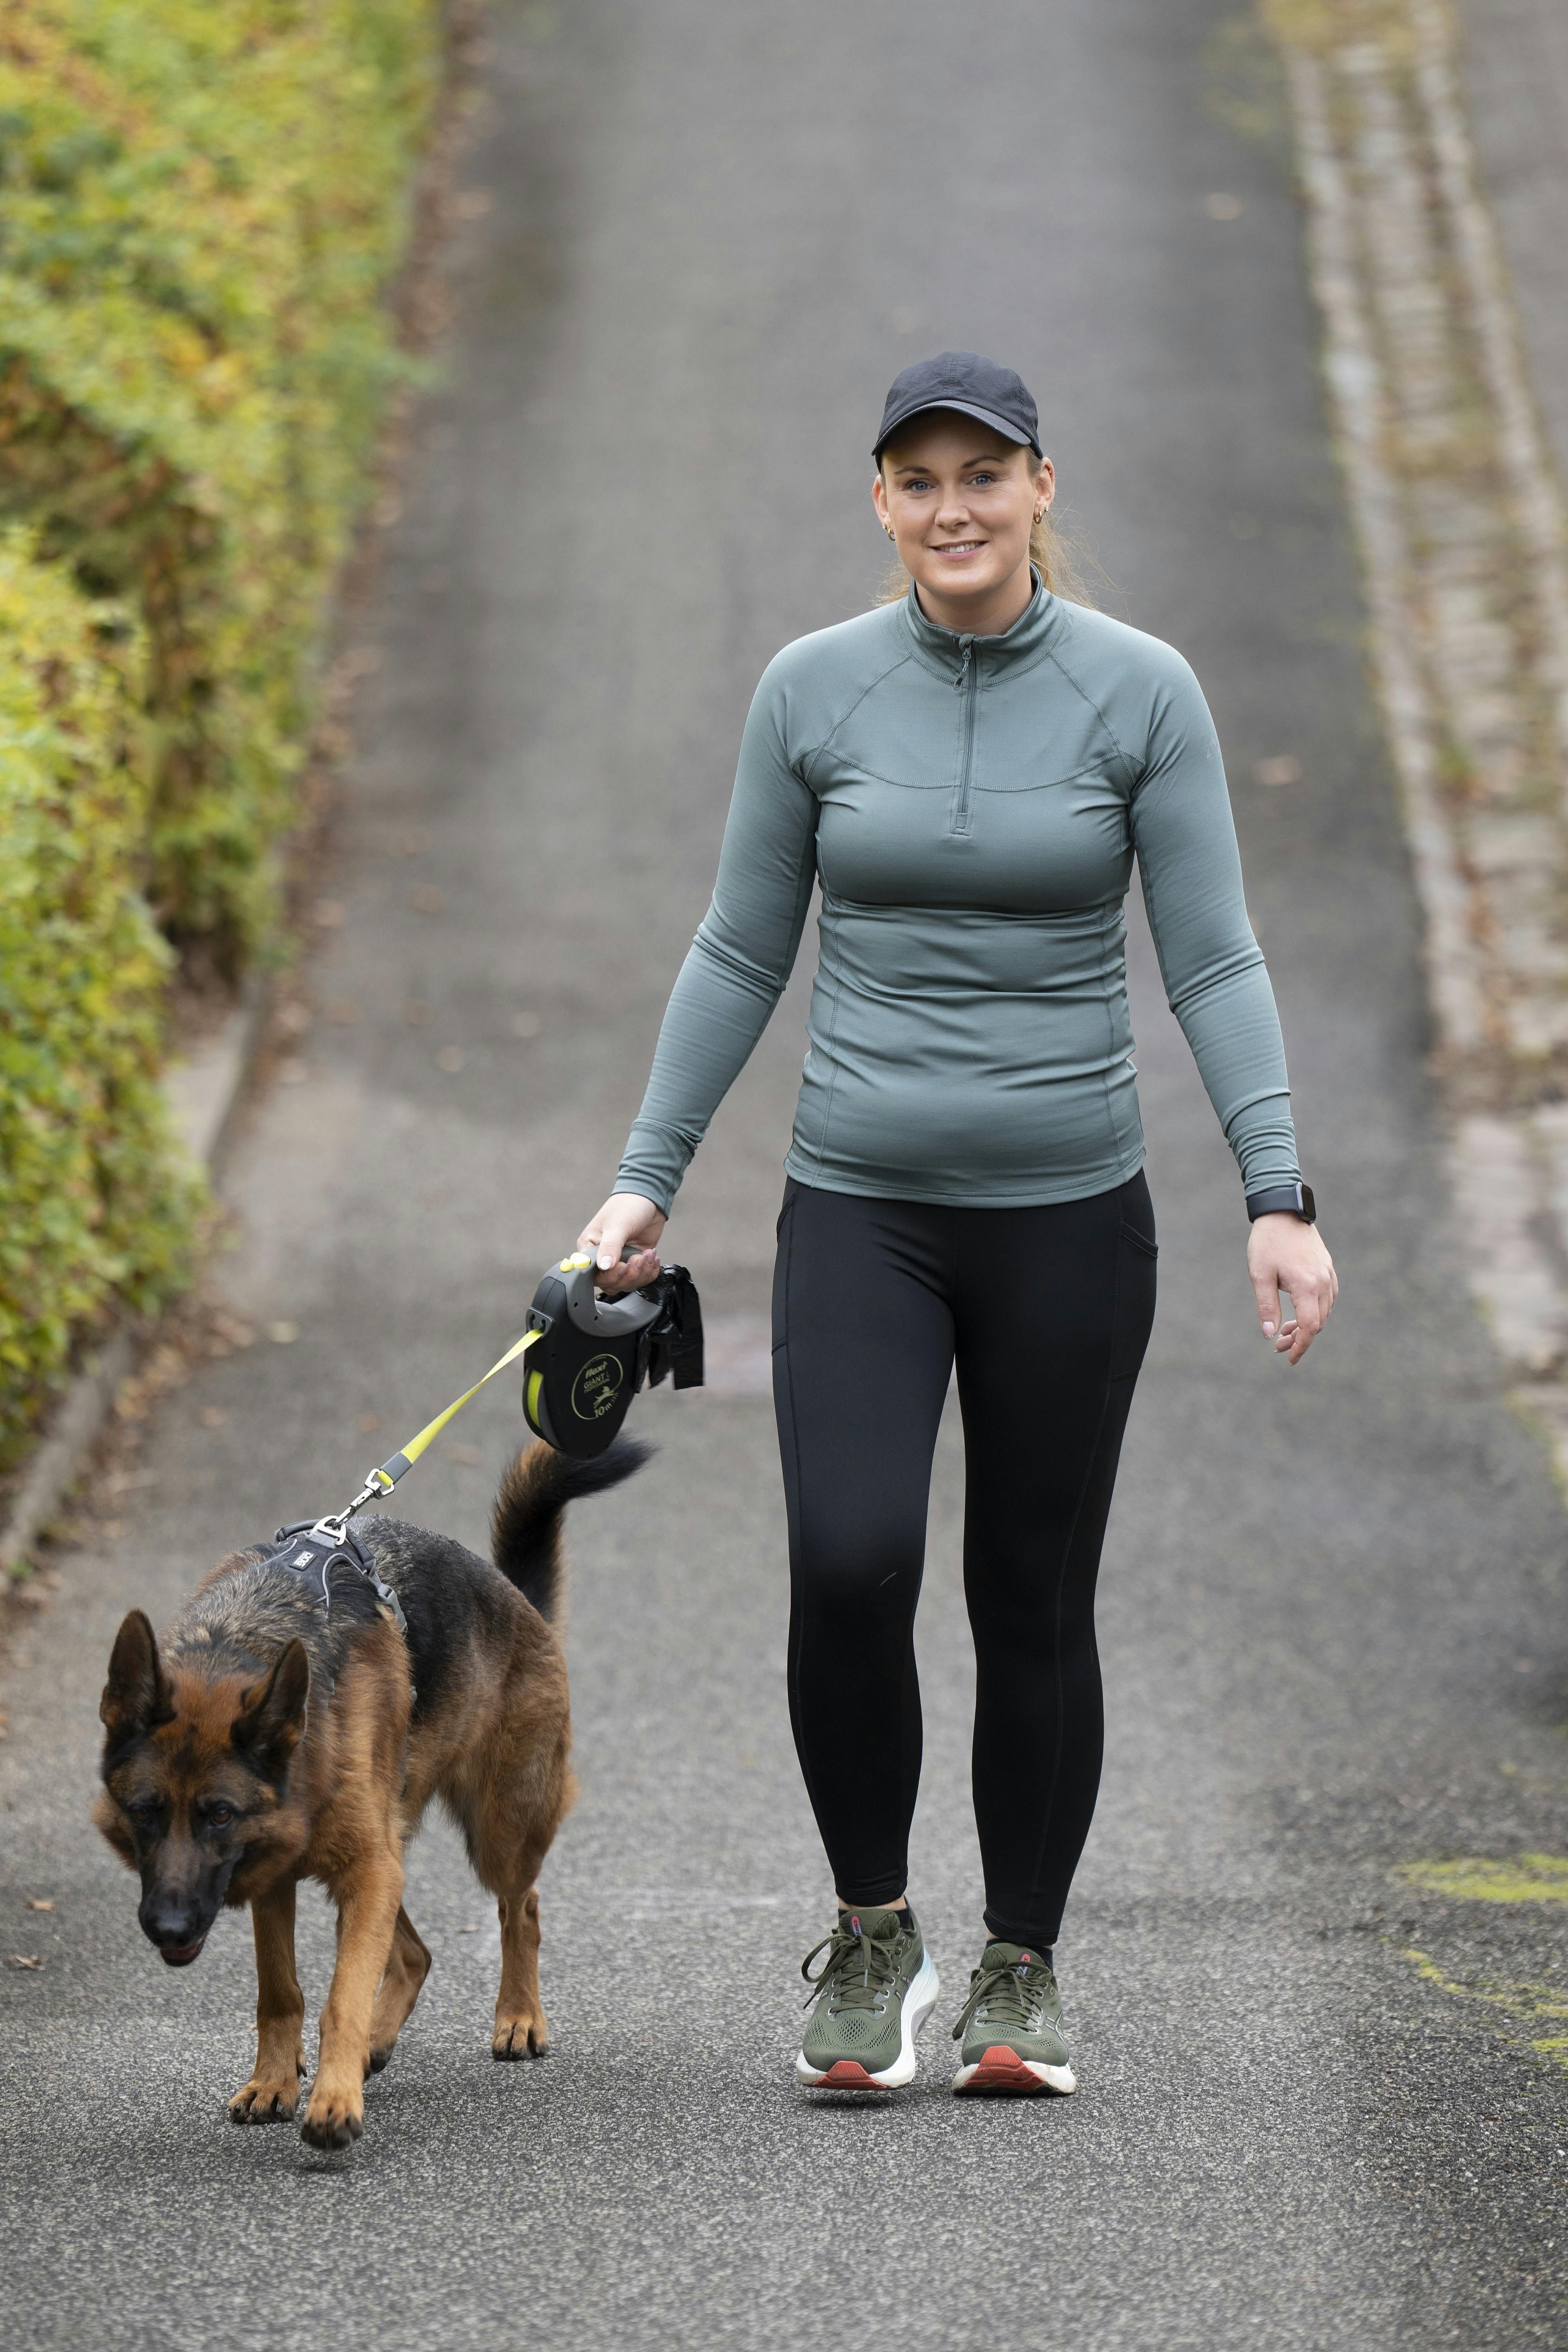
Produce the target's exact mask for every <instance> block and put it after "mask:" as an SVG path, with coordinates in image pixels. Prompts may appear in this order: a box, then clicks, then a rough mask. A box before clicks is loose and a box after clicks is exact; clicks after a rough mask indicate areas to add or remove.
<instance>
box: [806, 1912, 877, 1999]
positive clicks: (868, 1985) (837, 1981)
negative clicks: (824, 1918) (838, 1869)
mask: <svg viewBox="0 0 1568 2352" xmlns="http://www.w3.org/2000/svg"><path fill="white" fill-rule="evenodd" d="M851 1919H853V1920H854V1924H853V1926H852V1925H851V1924H850V1921H851ZM818 1952H826V1954H827V1958H826V1959H825V1960H824V1961H823V1963H822V1966H821V1968H820V1969H818V1970H817V1972H816V1975H815V1976H813V1975H812V1973H811V1964H812V1962H813V1960H815V1959H816V1956H817V1954H818ZM898 1970H899V1947H898V1942H897V1941H895V1940H886V1939H884V1938H882V1937H874V1936H868V1934H867V1933H866V1930H865V1929H864V1927H861V1926H860V1924H859V1921H858V1918H856V1917H855V1915H854V1914H853V1913H851V1915H850V1918H847V1919H841V1920H840V1921H839V1923H838V1925H837V1927H835V1928H834V1930H833V1932H832V1934H831V1935H830V1936H824V1937H823V1939H822V1941H821V1943H820V1944H814V1945H813V1946H812V1948H811V1949H810V1951H809V1952H807V1954H806V1956H805V1959H804V1960H802V1962H801V1964H800V1972H801V1975H802V1976H803V1977H804V1978H805V1980H806V1983H807V1984H808V1985H809V1986H810V1987H811V1990H810V1992H809V1993H808V1994H807V1995H806V1997H805V2001H804V2002H803V2003H802V2007H803V2008H805V2009H809V2008H810V2007H811V2004H812V2002H813V2001H814V2000H821V1999H822V1996H823V1994H824V1993H826V1995H827V2008H828V2013H829V2015H834V2014H836V2013H837V2011H839V2010H841V2009H879V2008H880V2006H881V2004H882V2002H883V2000H885V1999H886V1998H887V1991H888V1987H889V1985H890V1984H891V1983H892V1981H893V1979H894V1977H895V1976H897V1974H898Z"/></svg>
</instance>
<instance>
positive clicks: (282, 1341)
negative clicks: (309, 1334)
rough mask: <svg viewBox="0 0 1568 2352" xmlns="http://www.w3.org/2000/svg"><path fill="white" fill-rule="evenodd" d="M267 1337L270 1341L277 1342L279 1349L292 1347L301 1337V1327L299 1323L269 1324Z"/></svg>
mask: <svg viewBox="0 0 1568 2352" xmlns="http://www.w3.org/2000/svg"><path fill="white" fill-rule="evenodd" d="M267 1336H268V1339H272V1340H275V1341H276V1342H277V1344H278V1346H279V1348H289V1347H292V1345H293V1343H294V1341H295V1340H296V1339H298V1338H299V1336H300V1326H299V1325H298V1323H269V1324H268V1326H267Z"/></svg>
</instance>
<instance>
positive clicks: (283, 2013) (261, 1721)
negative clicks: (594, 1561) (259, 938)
mask: <svg viewBox="0 0 1568 2352" xmlns="http://www.w3.org/2000/svg"><path fill="white" fill-rule="evenodd" d="M645 1458H646V1449H645V1448H643V1447H641V1446H638V1445H637V1444H632V1443H630V1442H629V1441H627V1440H626V1439H623V1440H621V1442H620V1443H619V1444H616V1445H615V1446H614V1447H612V1448H611V1450H610V1451H609V1452H608V1453H606V1454H601V1455H600V1456H599V1457H598V1459H597V1460H595V1461H592V1462H577V1461H573V1460H570V1459H568V1457H567V1456H566V1455H564V1454H557V1453H554V1452H553V1451H552V1449H551V1448H550V1447H549V1446H546V1445H534V1446H531V1447H530V1448H529V1449H528V1450H527V1452H525V1453H523V1454H520V1455H519V1457H518V1459H517V1460H516V1461H515V1462H514V1463H513V1464H512V1465H511V1467H510V1470H509V1471H508V1472H507V1474H506V1475H505V1477H504V1478H503V1480H502V1481H501V1486H500V1493H499V1494H498V1496H497V1497H496V1505H495V1514H494V1518H493V1521H492V1527H491V1544H492V1550H493V1554H494V1559H495V1565H494V1567H491V1566H490V1565H489V1563H488V1562H486V1561H484V1560H482V1559H479V1558H477V1556H476V1555H475V1554H474V1553H472V1552H470V1551H467V1550H465V1549H464V1548H463V1547H462V1545H461V1544H458V1543H454V1542H452V1541H451V1540H450V1539H449V1538H447V1537H445V1536H438V1535H432V1534H430V1533H428V1532H427V1531H426V1529H425V1528H415V1527H409V1526H406V1525H405V1524H404V1523H403V1522H402V1521H400V1520H396V1519H378V1518H371V1517H367V1518H363V1519H361V1520H360V1521H358V1522H356V1528H357V1531H358V1532H360V1533H361V1534H362V1535H363V1538H364V1540H365V1541H366V1543H367V1544H368V1546H369V1548H370V1549H371V1551H372V1553H373V1554H374V1559H375V1564H376V1569H377V1571H378V1573H379V1574H380V1575H381V1576H382V1577H383V1578H384V1580H386V1582H387V1583H388V1584H390V1585H391V1586H392V1587H393V1588H394V1590H395V1591H396V1593H397V1596H398V1599H399V1601H401V1603H402V1605H403V1609H404V1612H405V1616H406V1618H407V1622H408V1633H407V1638H406V1640H405V1638H404V1636H403V1635H402V1634H401V1633H399V1632H398V1631H397V1628H396V1626H395V1624H394V1622H392V1620H391V1619H390V1617H388V1616H384V1614H383V1613H382V1611H381V1609H380V1607H379V1606H378V1604H377V1602H376V1599H375V1595H374V1591H372V1589H371V1587H370V1586H369V1584H368V1583H367V1582H366V1580H364V1579H363V1577H361V1576H359V1575H358V1574H356V1573H355V1572H354V1571H353V1570H351V1569H348V1568H344V1567H340V1568H338V1569H336V1570H333V1572H332V1579H331V1609H330V1610H325V1609H323V1607H322V1605H321V1589H320V1585H319V1583H317V1584H315V1585H314V1586H312V1585H310V1584H308V1583H306V1582H305V1581H304V1580H302V1579H301V1578H300V1577H299V1576H297V1575H295V1574H293V1573H291V1572H290V1571H289V1570H288V1569H286V1568H282V1567H279V1566H278V1565H276V1564H274V1563H272V1562H269V1561H267V1560H265V1559H261V1558H260V1557H259V1555H258V1551H256V1550H250V1551H240V1552H234V1553H231V1554H230V1556H229V1557H228V1558H227V1559H224V1560H220V1561H219V1563H218V1565H217V1567H216V1568H215V1569H214V1570H212V1572H211V1574H210V1575H209V1576H207V1577H206V1578H205V1580H203V1582H202V1583H201V1584H200V1585H199V1586H198V1588H197V1590H196V1591H195V1592H194V1593H193V1594H192V1596H191V1598H190V1600H189V1601H187V1602H186V1604H185V1607H184V1610H183V1612H181V1614H180V1615H179V1617H177V1618H176V1619H175V1621H174V1624H173V1625H172V1626H170V1628H169V1629H168V1631H167V1632H166V1633H164V1635H163V1639H162V1641H161V1642H160V1641H159V1640H158V1639H157V1638H156V1637H155V1636H154V1634H153V1628H152V1625H151V1624H150V1622H148V1620H147V1618H146V1617H145V1615H144V1614H143V1613H142V1611H141V1610H139V1609H135V1610H132V1612H131V1614H130V1616H129V1617H127V1619H126V1620H125V1622H124V1624H123V1625H121V1629H120V1633H119V1636H118V1638H117V1640H116V1642H115V1644H114V1653H113V1656H112V1657H111V1659H110V1668H109V1681H108V1684H107V1685H106V1686H105V1689H104V1694H103V1701H102V1705H101V1707H100V1714H101V1716H102V1718H103V1723H104V1727H105V1739H104V1748H103V1762H102V1778H103V1793H102V1795H101V1796H100V1798H99V1801H98V1805H97V1808H96V1811H95V1813H94V1819H95V1821H96V1822H97V1823H98V1826H99V1828H100V1830H101V1831H102V1832H103V1834H104V1836H105V1837H106V1838H107V1839H108V1840H109V1843H110V1845H111V1846H113V1848H114V1849H115V1851H116V1853H119V1854H120V1855H121V1858H122V1859H123V1860H124V1861H125V1862H127V1863H128V1864H130V1865H131V1867H132V1869H134V1870H137V1871H139V1872H140V1874H141V1878H142V1904H141V1910H140V1915H139V1916H140V1918H141V1923H142V1929H143V1931H144V1933H145V1934H146V1935H147V1936H148V1937H149V1938H150V1939H151V1940H152V1942H153V1943H154V1944H155V1945H156V1946H157V1947H158V1948H159V1950H160V1952H161V1953H162V1955H163V1958H164V1959H165V1960H166V1961H167V1962H168V1963H169V1964H170V1966H172V1967H176V1968H181V1967H184V1966H187V1965H188V1964H189V1963H190V1962H191V1961H192V1960H194V1959H195V1958H197V1956H198V1954H199V1953H200V1951H201V1948H202V1946H203V1944H204V1943H205V1940H206V1937H207V1934H208V1932H209V1930H210V1929H211V1927H212V1925H213V1922H214V1920H215V1919H216V1916H217V1915H218V1912H219V1911H220V1910H221V1909H222V1908H223V1907H224V1906H225V1905H228V1906H237V1905H239V1904H242V1903H248V1904H249V1906H250V1913H251V1922H252V1926H253V1927H254V1930H255V1936H256V1973H257V2007H256V2024H257V2052H256V2068H255V2072H254V2073H253V2074H252V2075H251V2078H250V2080H249V2082H248V2083H247V2084H245V2086H244V2088H243V2089H242V2090H240V2091H238V2092H237V2093H236V2095H235V2096H234V2098H233V2099H232V2100H231V2101H230V2102H229V2112H230V2113H231V2115H232V2116H234V2119H235V2121H236V2122H237V2123H263V2122H268V2121H270V2120H272V2119H273V2118H274V2117H282V2118H285V2119H286V2118H289V2117H291V2116H293V2114H294V2112H295V2109H296V2107H297V2106H298V2105H299V2101H300V2082H301V2079H302V2077H303V2075H304V2073H305V2058H304V2046H303V2042H302V2039H301V2028H302V2025H303V2022H304V2014H305V2004H304V1998H303V1996H302V1994H301V1992H300V1983H299V1979H298V1977H297V1976H296V1975H295V1972H294V1890H295V1887H296V1885H298V1884H299V1882H300V1879H302V1878H311V1879H318V1880H320V1881H321V1884H322V1885H324V1886H325V1887H326V1889H327V1892H328V1894H329V1895H330V1896H331V1899H332V1901H333V1902H334V1903H335V1904H336V1906H337V1910H338V1954H337V1965H336V1968H335V1969H334V1971H333V1976H332V1982H331V1991H330V1992H329V1994H328V1997H327V2003H326V2007H325V2008H324V2009H323V2010H322V2011H321V2046H320V2053H319V2057H318V2062H317V2067H316V2078H315V2082H314V2084H313V2085H312V2087H311V2092H310V2103H309V2105H308V2107H307V2110H306V2114H305V2118H304V2123H303V2126H302V2129H303V2132H304V2136H305V2137H306V2139H308V2140H309V2141H310V2142H311V2143H312V2145H313V2146H315V2147H346V2146H347V2145H348V2143H349V2141H350V2140H353V2139H357V2138H358V2137H359V2136H360V2133H361V2131H362V2129H363V2084H364V2080H365V2077H366V2076H367V2074H370V2073H372V2072H373V2071H374V2070H375V2069H376V2068H378V2067H381V2066H384V2065H385V2063H386V2062H387V2060H388V2058H390V2056H391V2055H392V2049H393V2044H394V2043H395V2041H396V2040H397V2036H398V2032H399V2031H400V2030H401V2028H402V2027H403V2025H404V2024H405V2021H406V2020H407V2017H408V2014H409V2012H410V2011H411V2010H412V2009H413V2007H414V2004H415V2002H416V2000H417V1999H418V1997H419V1991H420V1988H421V1986H422V1985H423V1984H424V1982H425V1979H426V1976H427V1975H428V1974H429V1970H430V1954H429V1952H428V1951H427V1950H426V1947H425V1945H424V1944H423V1943H422V1942H421V1940H420V1938H419V1936H418V1934H417V1933H416V1929H415V1927H414V1925H413V1922H412V1921H411V1920H410V1919H409V1917H408V1915H407V1913H406V1912H405V1910H404V1909H403V1907H402V1906H403V1849H404V1847H405V1844H406V1843H407V1841H408V1839H409V1838H410V1837H411V1836H412V1835H413V1833H414V1832H415V1831H416V1829H417V1828H418V1826H419V1822H420V1819H421V1817H422V1815H423V1814H424V1811H425V1809H426V1805H427V1804H428V1803H429V1802H430V1800H431V1799H432V1797H438V1798H439V1799H440V1801H441V1802H442V1803H443V1804H444V1805H445V1806H446V1808H447V1811H448V1812H449V1813H450V1814H451V1815H452V1818H453V1819H454V1820H455V1821H456V1822H457V1823H458V1828H459V1829H460V1830H461V1831H462V1832H463V1836H464V1839H465V1841H466V1843H467V1845H468V1858H469V1860H470V1861H471V1863H472V1864H473V1866H474V1870H475V1872H476V1874H478V1876H479V1879H480V1881H481V1882H482V1884H483V1885H485V1886H487V1887H488V1888H489V1891H490V1893H491V1894H492V1895H494V1896H495V1897H496V1901H497V1906H498V1908H499V1910H500V1929H501V1980H500V1996H499V1998H498V2000H497V2002H496V2012H495V2029H494V2034H493V2037H492V2041H491V2049H492V2051H493V2053H494V2055H495V2056H496V2057H497V2058H523V2057H528V2056H531V2055H534V2054H537V2053H540V2052H542V2050H543V2049H544V2047H545V2044H546V2039H547V2028H546V2025H545V2021H544V2011H543V2009H542V2006H541V2004H540V1998H539V1895H538V1892H537V1890H536V1887H535V1884H534V1882H535V1880H536V1878H537V1876H538V1873H539V1867H540V1864H542V1861H543V1859H544V1856H545V1854H546V1853H548V1851H549V1848H550V1844H551V1841H552V1839H553V1837H554V1835H555V1832H556V1830H557V1829H558V1827H559V1826H560V1823H561V1821H562V1818H563V1815H564V1813H565V1812H566V1810H567V1808H568V1806H569V1805H570V1804H571V1801H572V1797H573V1793H574V1790H573V1780H572V1773H571V1768H570V1765H569V1763H568V1760H567V1759H568V1753H569V1750H570V1748H571V1739H572V1727H571V1714H570V1707H569V1704H568V1696H567V1685H566V1662H565V1659H564V1657H563V1654H562V1649H561V1643H560V1641H559V1639H558V1638H557V1634H556V1632H555V1629H554V1625H553V1622H552V1620H553V1619H554V1617H555V1616H556V1614H557V1610H558V1604H559V1598H560V1588H561V1576H562V1570H561V1518H562V1513H563V1509H564V1507H565V1506H566V1504H567V1503H568V1502H570V1501H572V1500H573V1499H574V1497H575V1496H581V1495H586V1494H593V1493H596V1492H598V1491H599V1490H600V1489H602V1488H604V1487H606V1486H616V1485H617V1484H618V1483H619V1481H620V1480H621V1479H623V1478H626V1477H628V1476H629V1475H631V1473H632V1472H633V1471H634V1470H636V1469H637V1467H638V1465H639V1464H640V1463H641V1462H642V1461H643V1460H644V1459H645ZM312 1593H313V1594H314V1597H313V1598H312Z"/></svg>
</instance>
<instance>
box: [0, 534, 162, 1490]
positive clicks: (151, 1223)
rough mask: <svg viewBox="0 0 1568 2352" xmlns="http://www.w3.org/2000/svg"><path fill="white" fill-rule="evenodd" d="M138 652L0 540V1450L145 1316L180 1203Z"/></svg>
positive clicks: (70, 583)
mask: <svg viewBox="0 0 1568 2352" xmlns="http://www.w3.org/2000/svg"><path fill="white" fill-rule="evenodd" d="M145 676H146V638H145V635H144V634H143V633H142V631H141V630H139V629H137V628H136V627H134V626H133V625H132V624H131V623H130V622H129V621H128V619H127V616H126V614H125V613H124V611H123V609H122V608H121V607H118V606H114V605H109V604H94V603H92V602H90V601H89V599H88V598H87V597H85V596H84V595H83V594H82V593H81V591H80V589H79V587H78V586H77V585H76V583H75V582H74V580H73V579H72V578H71V577H70V575H69V572H68V570H67V568H66V567H65V566H64V565H63V564H60V563H58V562H57V563H45V562H38V561H37V560H36V558H35V556H34V551H33V547H32V543H31V538H30V535H29V533H28V532H27V531H26V530H25V529H18V528H16V527H15V526H13V527H12V529H11V530H8V531H6V532H5V534H4V535H0V1166H3V1168H4V1209H5V1213H4V1217H3V1218H0V1445H5V1446H6V1447H14V1445H15V1444H16V1439H17V1437H18V1436H19V1434H20V1433H22V1431H24V1430H25V1429H26V1425H27V1423H28V1420H29V1418H30V1415H31V1412H32V1410H33V1406H34V1403H35V1402H36V1399H37V1394H38V1391H39V1388H40V1385H41V1384H42V1383H43V1382H44V1381H47V1378H48V1376H49V1375H50V1374H51V1373H52V1372H54V1371H56V1370H58V1368H59V1366H60V1365H61V1364H62V1363H63V1362H64V1361H65V1359H66V1356H67V1354H68V1349H69V1347H70V1343H71V1339H72V1337H73V1335H74V1333H75V1331H76V1329H77V1328H78V1327H79V1325H80V1324H81V1323H82V1321H84V1320H85V1319H86V1318H89V1317H91V1316H93V1315H95V1314H96V1313H97V1312H98V1311H99V1310H100V1308H101V1307H102V1305H103V1303H104V1301H105V1300H106V1299H108V1298H110V1297H119V1298H121V1299H123V1300H125V1301H127V1302H128V1303H129V1304H131V1305H133V1306H152V1305H154V1304H156V1302H157V1300H158V1298H159V1297H160V1296H161V1294H162V1293H163V1291H165V1290H166V1289H167V1288H168V1287H169V1286H170V1285H171V1283H172V1282H173V1281H174V1279H175V1278H176V1277H177V1276H178V1275H179V1273H180V1272H181V1270H182V1268H183V1264H184V1256H185V1251H186V1241H185V1236H186V1233H187V1231H188V1226H189V1217H190V1210H191V1207H192V1205H193V1199H192V1196H193V1194H194V1192H195V1184H194V1181H193V1179H192V1178H191V1177H189V1176H186V1177H182V1176H181V1174H180V1173H179V1172H177V1171H176V1168H175V1166H174V1159H173V1154H172V1153H171V1151H170V1149H169V1139H168V1132H167V1120H166V1115H165V1112H164V1107H163V1096H162V1094H161V1092H160V1090H159V1087H158V1083H157V1069H158V1060H159V1048H160V1045H161V1038H162V1029H163V1003H162V1000H163V982H164V974H165V971H166V968H167V965H168V962H169V957H170V950H169V949H168V947H167V946H166V945H165V943H164V941H163V939H162V938H161V937H160V936H159V933H158V930H157V928H156V926H155V925H154V923H153V919H152V916H151V914H150V913H149V911H148V908H147V902H146V900H145V898H143V897H142V892H141V889H140V888H139V887H138V885H139V881H140V877H141V870H142V856H143V851H142V843H143V838H144V835H145V831H146V797H147V796H146V784H145V756H146V755H145V739H144V728H143V722H142V711H141V704H142V694H143V691H144V684H145Z"/></svg>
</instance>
